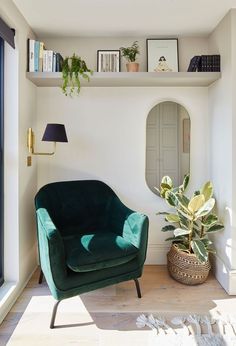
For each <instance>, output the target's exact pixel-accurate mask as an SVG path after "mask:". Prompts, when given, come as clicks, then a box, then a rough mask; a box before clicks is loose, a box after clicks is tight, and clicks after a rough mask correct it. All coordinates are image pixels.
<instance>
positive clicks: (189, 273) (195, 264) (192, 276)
mask: <svg viewBox="0 0 236 346" xmlns="http://www.w3.org/2000/svg"><path fill="white" fill-rule="evenodd" d="M167 268H168V271H169V273H170V275H171V276H172V278H173V279H175V280H176V281H179V282H181V283H182V284H185V285H199V284H202V283H203V282H204V281H206V279H207V277H208V274H209V271H210V269H211V265H210V262H209V261H207V262H204V263H202V262H200V261H199V260H198V259H197V257H196V255H195V254H192V253H191V254H190V253H186V252H183V251H181V250H179V249H178V248H177V246H176V245H174V244H172V246H171V249H170V251H169V252H168V254H167Z"/></svg>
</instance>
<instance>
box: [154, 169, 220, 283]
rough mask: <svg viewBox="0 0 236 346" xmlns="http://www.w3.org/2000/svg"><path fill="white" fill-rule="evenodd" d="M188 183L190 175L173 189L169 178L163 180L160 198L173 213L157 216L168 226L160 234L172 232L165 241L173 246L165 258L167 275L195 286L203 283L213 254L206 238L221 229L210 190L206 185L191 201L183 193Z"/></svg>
mask: <svg viewBox="0 0 236 346" xmlns="http://www.w3.org/2000/svg"><path fill="white" fill-rule="evenodd" d="M188 182H189V175H186V176H185V177H184V181H183V184H182V185H180V186H179V187H174V185H173V182H172V180H171V178H170V177H168V176H165V177H163V178H162V181H161V184H160V189H156V190H157V192H158V194H159V195H160V197H162V198H164V199H165V200H166V202H167V204H168V205H169V206H170V207H171V208H173V209H174V212H159V213H158V214H159V215H164V216H165V221H167V222H168V225H166V226H164V227H163V228H162V232H173V236H171V237H168V238H167V239H166V240H167V241H172V246H171V249H170V251H169V252H168V254H167V267H168V270H169V273H170V275H171V276H172V277H173V278H174V279H176V280H177V281H179V282H181V283H184V284H187V285H196V284H200V283H203V282H204V281H205V280H206V279H207V277H208V274H209V271H210V268H211V266H210V262H209V254H210V253H215V249H214V247H213V243H212V241H211V240H210V239H209V237H208V236H209V235H210V234H212V233H215V232H218V231H220V230H222V229H223V228H224V226H223V224H222V223H221V222H219V220H218V216H217V215H216V214H215V213H214V212H213V208H214V206H215V199H214V198H213V186H212V183H211V182H210V181H208V182H206V183H205V184H204V185H203V186H202V187H201V188H200V189H199V190H197V191H195V192H194V194H193V196H191V197H190V198H189V197H187V196H186V194H185V193H184V192H185V190H186V188H187V186H188Z"/></svg>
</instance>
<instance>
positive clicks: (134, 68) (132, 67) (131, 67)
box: [126, 62, 139, 72]
mask: <svg viewBox="0 0 236 346" xmlns="http://www.w3.org/2000/svg"><path fill="white" fill-rule="evenodd" d="M126 68H127V71H128V72H138V70H139V63H137V62H129V63H128V64H126Z"/></svg>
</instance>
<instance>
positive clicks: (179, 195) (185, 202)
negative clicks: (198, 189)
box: [177, 193, 190, 208]
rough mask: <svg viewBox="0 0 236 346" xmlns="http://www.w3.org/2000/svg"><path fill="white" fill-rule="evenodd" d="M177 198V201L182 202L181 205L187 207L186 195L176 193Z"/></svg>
mask: <svg viewBox="0 0 236 346" xmlns="http://www.w3.org/2000/svg"><path fill="white" fill-rule="evenodd" d="M177 198H178V200H179V203H181V204H182V206H184V207H185V208H188V204H189V202H190V201H189V199H188V197H186V196H184V195H181V194H179V193H178V194H177Z"/></svg>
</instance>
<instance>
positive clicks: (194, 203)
mask: <svg viewBox="0 0 236 346" xmlns="http://www.w3.org/2000/svg"><path fill="white" fill-rule="evenodd" d="M204 203H205V197H204V195H202V194H200V195H197V196H195V197H193V198H192V199H191V200H190V202H189V204H188V210H189V211H190V212H191V213H192V214H194V213H195V212H196V211H198V210H199V209H200V208H201V207H202V206H203V205H204Z"/></svg>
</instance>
